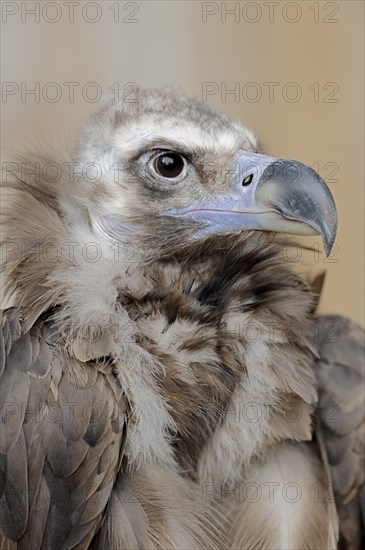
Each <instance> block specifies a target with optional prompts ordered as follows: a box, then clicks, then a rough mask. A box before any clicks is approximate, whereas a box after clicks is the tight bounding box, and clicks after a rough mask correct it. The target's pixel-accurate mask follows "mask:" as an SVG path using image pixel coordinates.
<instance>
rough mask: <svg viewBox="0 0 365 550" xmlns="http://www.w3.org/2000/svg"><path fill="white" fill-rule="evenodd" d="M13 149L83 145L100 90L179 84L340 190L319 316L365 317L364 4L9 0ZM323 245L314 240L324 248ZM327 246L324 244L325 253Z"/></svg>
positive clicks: (7, 88)
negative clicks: (54, 142) (57, 141)
mask: <svg viewBox="0 0 365 550" xmlns="http://www.w3.org/2000/svg"><path fill="white" fill-rule="evenodd" d="M1 10H2V14H1V15H2V53H1V57H2V59H1V61H2V73H1V76H2V103H1V110H2V122H1V134H2V146H3V147H5V148H7V147H12V146H14V145H16V144H17V143H19V142H21V143H22V144H23V145H24V144H27V143H28V142H29V141H33V140H34V137H36V138H37V139H45V140H48V139H49V137H50V135H53V136H56V137H57V136H58V137H60V138H61V139H63V140H64V141H65V140H66V141H67V142H70V143H71V142H73V140H74V139H75V137H76V136H77V133H78V131H79V129H80V127H81V125H82V124H83V122H84V120H85V118H86V117H87V116H88V115H89V114H90V113H92V112H94V111H95V110H96V109H97V108H98V104H99V102H100V96H101V94H102V93H106V92H108V91H110V90H114V91H117V90H118V87H119V89H120V90H122V89H123V90H125V91H127V92H129V93H130V97H131V99H133V94H134V92H135V90H136V89H137V87H159V86H161V85H164V84H174V85H177V86H179V87H181V88H182V89H184V90H185V91H186V92H187V93H189V94H191V95H194V96H196V97H198V98H200V99H202V100H203V101H206V102H208V103H209V104H210V105H212V106H214V107H216V108H217V109H219V110H221V111H224V112H225V113H227V114H228V115H231V116H232V117H235V118H238V119H240V120H241V121H243V122H244V123H245V124H246V125H247V126H249V127H250V128H251V129H252V130H253V131H254V132H255V133H256V134H257V135H259V136H260V137H261V139H262V141H263V143H264V144H265V145H266V147H267V150H268V151H269V152H270V153H271V154H272V155H274V156H281V157H287V158H293V159H298V160H301V161H302V162H305V163H307V164H309V165H311V166H313V167H314V168H316V169H317V171H319V172H320V173H321V175H322V176H323V177H324V178H325V179H326V181H327V182H328V184H329V186H330V188H331V190H332V192H333V194H334V196H335V199H336V203H337V206H338V210H339V219H340V226H339V233H338V238H337V243H336V247H335V250H334V253H333V254H332V256H331V257H330V258H329V259H327V260H326V259H325V257H324V256H323V255H322V254H317V253H316V252H314V253H313V254H312V257H311V258H309V261H310V263H311V264H312V269H313V270H315V271H320V270H323V269H324V268H325V269H326V270H327V278H326V283H325V291H324V295H323V298H322V301H321V311H323V312H336V313H342V314H346V315H349V316H351V317H352V318H354V319H357V320H358V321H360V322H362V323H363V322H364V320H363V315H364V112H363V93H364V72H363V71H364V69H363V67H364V59H363V58H364V41H363V39H364V30H363V21H364V3H363V2H362V1H360V0H359V1H356V0H355V1H351V0H350V1H349V0H345V1H335V2H327V1H318V2H316V1H308V2H307V1H298V2H289V1H283V2H279V1H252V2H251V1H241V2H234V1H233V2H232V1H227V2H221V1H220V2H214V1H212V2H200V1H197V0H191V1H187V0H184V1H180V0H172V1H170V0H166V1H154V0H152V1H151V0H146V1H143V0H138V1H118V0H117V1H110V2H109V1H97V2H88V1H81V0H79V1H67V2H66V1H65V2H63V1H57V2H55V1H53V2H51V1H49V2H48V1H47V0H44V1H42V2H34V1H26V2H21V1H19V2H14V1H2V2H1ZM316 242H317V243H319V240H318V239H317V240H314V246H315V247H316V246H318V244H316ZM320 250H322V248H321V247H320Z"/></svg>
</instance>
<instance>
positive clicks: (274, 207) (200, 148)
mask: <svg viewBox="0 0 365 550" xmlns="http://www.w3.org/2000/svg"><path fill="white" fill-rule="evenodd" d="M76 157H77V160H78V161H81V163H85V164H84V166H90V167H91V166H92V164H93V163H96V166H97V167H98V168H97V169H98V170H100V172H103V178H101V179H102V183H98V184H90V186H89V187H86V188H85V191H86V193H87V194H88V199H89V201H88V210H89V212H90V216H91V223H92V225H93V227H94V228H95V230H96V231H100V232H102V233H103V234H104V235H106V236H108V237H109V238H110V239H112V240H114V241H121V242H131V243H133V244H135V245H137V246H138V251H139V253H140V254H141V256H148V257H151V258H156V257H158V258H159V257H161V255H164V254H170V253H177V252H179V251H181V250H185V251H189V254H191V252H192V248H194V247H198V248H200V247H201V246H203V247H204V248H206V247H213V248H214V247H215V246H217V244H218V243H221V245H222V238H223V242H228V241H227V240H226V241H225V239H227V238H228V240H229V238H230V237H232V236H233V237H234V239H235V240H236V241H237V238H245V237H246V236H247V233H248V232H249V231H250V230H261V231H272V232H278V233H289V234H294V235H314V234H319V235H321V236H322V239H323V243H324V248H325V251H326V253H327V255H328V254H329V253H330V251H331V248H332V246H333V243H334V240H335V236H336V229H337V214H336V207H335V204H334V201H333V198H332V196H331V193H330V191H329V189H328V187H327V186H326V184H325V182H324V181H323V179H322V178H321V177H320V176H319V175H318V174H317V173H316V172H315V171H314V170H312V169H311V168H309V167H308V166H306V165H304V164H302V163H300V162H297V161H292V160H284V159H276V158H273V157H271V156H268V155H265V154H262V149H261V147H260V144H259V143H258V141H257V139H256V138H255V136H254V135H253V134H252V133H251V132H250V131H249V130H248V129H247V128H245V127H244V126H243V125H242V124H240V123H238V122H235V121H232V120H230V119H229V118H228V117H227V116H225V115H223V114H219V113H217V112H216V111H214V110H213V109H212V108H210V107H209V106H208V105H206V104H203V103H200V102H199V101H197V100H193V99H191V98H187V97H186V96H183V95H182V94H180V93H178V92H176V91H172V90H170V89H167V90H163V91H148V92H146V91H144V92H140V93H139V95H138V98H137V99H136V102H135V103H130V102H125V101H123V100H121V101H119V102H115V101H113V100H110V101H108V102H107V103H106V105H105V106H104V108H103V109H102V110H101V111H100V112H98V113H97V114H96V115H95V116H93V117H92V118H91V120H90V121H89V122H88V124H87V125H86V128H85V129H84V131H83V132H82V135H81V139H80V141H79V145H78V148H77V153H76ZM89 163H90V164H89Z"/></svg>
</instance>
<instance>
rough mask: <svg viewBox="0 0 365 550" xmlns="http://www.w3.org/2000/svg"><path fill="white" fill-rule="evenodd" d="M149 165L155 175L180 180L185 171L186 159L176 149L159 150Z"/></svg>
mask: <svg viewBox="0 0 365 550" xmlns="http://www.w3.org/2000/svg"><path fill="white" fill-rule="evenodd" d="M149 166H150V170H151V171H152V172H153V173H154V175H155V176H156V175H157V177H158V178H159V179H163V180H165V181H175V182H176V181H181V180H182V179H183V178H184V177H185V175H186V172H187V160H186V159H185V157H184V156H183V155H182V154H181V153H177V152H176V151H160V152H159V153H158V154H157V155H155V156H154V157H153V158H152V159H151V161H150V163H149Z"/></svg>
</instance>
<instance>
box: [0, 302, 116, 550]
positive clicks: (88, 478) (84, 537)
mask: <svg viewBox="0 0 365 550" xmlns="http://www.w3.org/2000/svg"><path fill="white" fill-rule="evenodd" d="M0 337H1V342H0V354H1V355H0V361H1V362H0V407H1V411H2V415H1V427H0V434H1V447H0V460H1V474H2V482H1V494H0V540H1V541H2V542H3V543H4V541H6V542H8V543H9V541H17V542H18V544H21V545H22V546H23V547H30V546H32V547H37V548H38V547H41V546H42V545H45V546H48V544H49V543H50V542H51V540H52V544H55V543H57V544H56V546H57V547H58V548H63V547H64V546H67V547H71V546H72V547H73V546H74V545H76V544H78V543H81V542H82V543H83V544H86V543H87V541H88V540H91V538H92V537H93V535H94V533H95V531H96V530H97V528H98V525H99V524H100V521H101V517H102V513H103V511H104V509H105V506H106V503H107V501H108V498H109V497H110V494H111V491H112V487H113V483H114V480H115V477H116V473H117V470H118V468H119V464H120V460H121V457H122V455H123V440H124V438H125V429H126V402H125V399H124V398H123V395H122V393H121V389H120V387H119V386H118V384H117V381H116V378H115V376H114V375H113V372H112V369H111V368H110V367H108V365H106V364H102V363H100V364H97V363H96V362H95V363H94V364H91V363H90V362H89V363H84V364H83V363H81V362H80V361H77V360H76V359H70V358H69V360H68V361H65V359H64V357H63V352H62V347H61V346H59V345H57V331H56V328H55V326H54V323H53V322H52V321H50V320H48V319H46V318H44V319H40V320H38V321H37V323H35V324H34V325H33V326H32V327H31V329H30V330H27V329H26V327H25V325H24V322H23V321H22V319H21V317H20V313H19V311H18V310H17V309H10V310H6V311H4V312H2V316H1V332H0Z"/></svg>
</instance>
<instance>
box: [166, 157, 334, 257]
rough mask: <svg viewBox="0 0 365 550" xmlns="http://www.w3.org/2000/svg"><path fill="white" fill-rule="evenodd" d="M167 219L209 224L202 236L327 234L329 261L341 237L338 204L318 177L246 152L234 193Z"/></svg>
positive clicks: (234, 178)
mask: <svg viewBox="0 0 365 550" xmlns="http://www.w3.org/2000/svg"><path fill="white" fill-rule="evenodd" d="M165 215H169V216H174V217H178V218H185V219H191V220H195V221H197V222H198V221H199V222H203V223H204V227H203V229H201V230H200V231H199V233H198V235H199V236H200V235H207V234H215V233H222V232H231V231H240V230H249V229H259V230H262V231H276V232H278V233H291V234H293V235H321V236H322V240H323V245H324V248H325V251H326V254H327V256H329V254H330V253H331V250H332V247H333V244H334V241H335V238H336V232H337V211H336V206H335V202H334V200H333V197H332V195H331V192H330V190H329V189H328V187H327V185H326V183H325V182H324V181H323V179H322V178H321V177H320V176H319V175H318V174H317V172H315V171H314V170H312V168H310V167H309V166H306V165H305V164H302V163H301V162H297V161H294V160H285V159H276V158H274V157H270V156H267V155H260V154H257V153H250V152H248V151H244V150H240V151H238V153H237V156H236V158H235V160H234V165H233V176H232V180H231V190H230V192H229V194H227V195H217V196H215V197H213V198H212V199H211V200H209V201H208V202H206V203H203V204H197V205H193V206H191V207H189V208H183V209H176V210H170V211H169V212H165Z"/></svg>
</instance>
